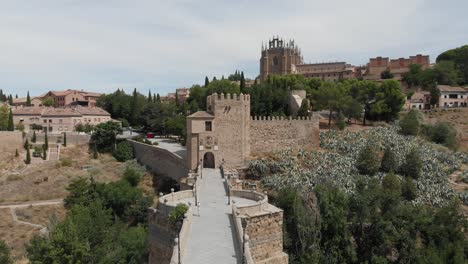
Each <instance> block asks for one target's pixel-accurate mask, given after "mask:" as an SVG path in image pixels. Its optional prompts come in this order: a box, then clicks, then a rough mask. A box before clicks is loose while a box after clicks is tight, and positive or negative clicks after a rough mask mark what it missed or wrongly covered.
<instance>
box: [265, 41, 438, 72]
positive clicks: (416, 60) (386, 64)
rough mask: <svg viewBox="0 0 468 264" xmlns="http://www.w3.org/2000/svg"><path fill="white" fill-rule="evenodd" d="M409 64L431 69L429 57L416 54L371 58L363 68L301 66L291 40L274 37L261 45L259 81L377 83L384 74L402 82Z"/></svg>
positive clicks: (338, 64) (330, 64)
mask: <svg viewBox="0 0 468 264" xmlns="http://www.w3.org/2000/svg"><path fill="white" fill-rule="evenodd" d="M411 64H419V65H421V67H422V68H423V69H426V68H429V67H430V61H429V56H428V55H421V54H418V55H416V56H410V57H409V58H408V59H405V58H399V59H389V58H386V57H385V58H382V57H376V58H370V59H369V62H368V63H367V65H366V67H360V66H353V65H351V64H347V63H346V62H327V63H309V64H307V63H304V58H303V56H302V54H301V49H300V48H299V47H298V46H297V45H296V43H295V42H294V40H289V41H284V40H283V39H280V38H279V37H274V38H273V39H271V40H269V41H268V42H267V43H266V44H262V53H261V58H260V81H264V80H266V78H267V77H268V76H269V75H284V74H301V75H303V76H305V77H310V78H319V79H322V80H344V79H354V78H363V79H369V80H380V79H381V74H382V73H383V72H384V71H389V72H390V73H391V74H393V76H394V79H397V80H401V78H402V75H403V74H404V73H405V72H408V71H409V69H410V65H411Z"/></svg>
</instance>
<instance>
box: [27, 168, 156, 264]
mask: <svg viewBox="0 0 468 264" xmlns="http://www.w3.org/2000/svg"><path fill="white" fill-rule="evenodd" d="M144 173H145V169H144V168H143V167H141V166H139V165H137V164H136V163H135V162H128V163H126V166H125V171H124V172H123V175H122V179H121V180H119V181H117V182H111V183H97V182H95V181H94V180H93V179H92V178H91V179H86V178H79V179H77V180H75V181H73V182H72V183H71V184H70V185H69V187H68V188H67V190H68V191H69V193H70V194H69V195H68V196H67V197H66V198H65V200H64V203H65V207H66V208H67V209H68V211H67V214H66V217H65V219H64V220H63V221H62V222H58V221H57V220H56V219H55V218H52V221H51V224H50V225H49V227H48V229H49V234H48V236H46V237H43V236H35V237H34V238H33V239H32V240H31V241H30V243H29V244H28V245H27V248H26V250H27V255H28V258H29V260H30V261H31V263H122V264H123V263H134V264H139V263H146V261H147V254H148V242H147V241H148V232H147V213H146V210H147V208H148V207H149V206H150V205H151V201H152V199H151V197H146V196H144V195H143V193H142V191H141V190H140V189H137V188H136V187H135V186H136V184H137V183H138V181H139V180H140V179H141V177H143V174H144Z"/></svg>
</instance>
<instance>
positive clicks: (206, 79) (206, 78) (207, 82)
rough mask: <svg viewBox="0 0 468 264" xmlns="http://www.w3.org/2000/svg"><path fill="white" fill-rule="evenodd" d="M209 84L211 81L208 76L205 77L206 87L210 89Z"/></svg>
mask: <svg viewBox="0 0 468 264" xmlns="http://www.w3.org/2000/svg"><path fill="white" fill-rule="evenodd" d="M208 84H210V81H209V80H208V76H205V87H208Z"/></svg>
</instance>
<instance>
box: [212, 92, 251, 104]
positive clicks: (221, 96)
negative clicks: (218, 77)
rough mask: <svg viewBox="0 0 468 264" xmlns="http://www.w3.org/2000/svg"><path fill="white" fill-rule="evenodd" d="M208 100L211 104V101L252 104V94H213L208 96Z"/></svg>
mask: <svg viewBox="0 0 468 264" xmlns="http://www.w3.org/2000/svg"><path fill="white" fill-rule="evenodd" d="M207 100H208V101H209V102H211V101H221V100H223V101H224V100H235V101H246V102H250V94H243V93H240V94H230V93H227V94H224V93H220V94H218V93H213V94H211V95H208V97H207Z"/></svg>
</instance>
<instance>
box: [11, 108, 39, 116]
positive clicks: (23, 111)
mask: <svg viewBox="0 0 468 264" xmlns="http://www.w3.org/2000/svg"><path fill="white" fill-rule="evenodd" d="M44 110H45V107H17V108H13V109H12V110H11V111H12V113H13V115H41V114H42V112H43V111H44Z"/></svg>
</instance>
